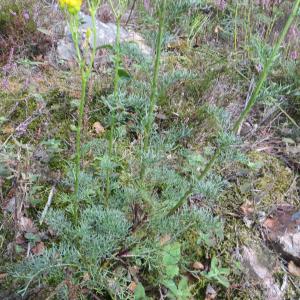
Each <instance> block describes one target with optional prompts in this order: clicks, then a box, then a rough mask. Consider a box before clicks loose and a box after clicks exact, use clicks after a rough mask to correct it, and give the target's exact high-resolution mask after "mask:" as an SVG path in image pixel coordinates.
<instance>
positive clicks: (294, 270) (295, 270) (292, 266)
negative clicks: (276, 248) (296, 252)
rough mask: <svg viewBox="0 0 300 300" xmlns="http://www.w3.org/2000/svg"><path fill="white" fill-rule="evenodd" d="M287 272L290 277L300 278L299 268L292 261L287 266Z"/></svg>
mask: <svg viewBox="0 0 300 300" xmlns="http://www.w3.org/2000/svg"><path fill="white" fill-rule="evenodd" d="M288 270H289V272H290V273H291V274H292V275H294V276H298V277H300V268H299V267H298V266H297V265H295V263H294V262H293V261H292V260H291V261H290V262H289V264H288Z"/></svg>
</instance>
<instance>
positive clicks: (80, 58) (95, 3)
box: [59, 0, 100, 217]
mask: <svg viewBox="0 0 300 300" xmlns="http://www.w3.org/2000/svg"><path fill="white" fill-rule="evenodd" d="M87 2H88V8H89V11H90V14H91V18H92V25H93V26H92V27H93V28H92V29H88V30H87V34H86V39H87V44H88V40H89V37H90V33H91V30H92V32H93V46H92V51H91V55H90V59H89V63H88V62H87V60H86V56H85V55H84V53H82V50H81V49H80V42H81V41H80V40H81V36H80V30H79V23H80V20H79V11H80V8H81V5H82V0H59V3H60V6H61V8H62V9H64V10H65V11H66V12H67V16H68V17H69V26H70V31H71V35H72V39H73V43H74V47H75V50H76V59H77V63H78V67H79V70H80V76H81V97H80V103H79V108H78V124H77V127H76V150H75V151H76V153H75V186H74V189H75V196H76V199H77V201H78V199H79V174H80V161H81V132H82V126H83V116H84V107H85V102H86V94H87V85H88V82H89V79H90V77H91V74H92V69H93V65H94V61H95V56H96V41H97V40H96V37H97V28H96V13H97V9H98V7H99V5H100V0H88V1H87ZM84 50H86V49H84ZM74 215H75V217H77V215H78V203H77V204H76V205H74Z"/></svg>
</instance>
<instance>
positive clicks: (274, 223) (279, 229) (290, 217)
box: [262, 203, 300, 265]
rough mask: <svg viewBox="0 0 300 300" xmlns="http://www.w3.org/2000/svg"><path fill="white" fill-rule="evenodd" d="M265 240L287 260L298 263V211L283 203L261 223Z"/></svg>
mask: <svg viewBox="0 0 300 300" xmlns="http://www.w3.org/2000/svg"><path fill="white" fill-rule="evenodd" d="M262 226H263V229H264V234H265V237H266V239H267V241H268V242H269V243H270V244H271V245H272V246H273V248H274V249H275V250H276V251H277V252H279V253H280V254H281V255H282V256H283V257H284V258H286V259H287V260H293V261H294V262H295V263H296V264H298V265H300V211H298V210H297V209H296V208H295V207H294V206H292V205H290V204H287V203H283V204H281V205H278V206H277V207H276V208H275V209H274V210H273V211H272V213H271V214H270V215H269V216H268V217H267V218H266V220H265V221H264V222H263V224H262Z"/></svg>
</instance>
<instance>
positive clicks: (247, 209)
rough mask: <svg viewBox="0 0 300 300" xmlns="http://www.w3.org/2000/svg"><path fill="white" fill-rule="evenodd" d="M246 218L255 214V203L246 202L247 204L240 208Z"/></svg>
mask: <svg viewBox="0 0 300 300" xmlns="http://www.w3.org/2000/svg"><path fill="white" fill-rule="evenodd" d="M240 209H241V212H242V214H243V215H244V216H250V215H252V214H253V212H254V207H253V202H251V201H249V200H246V202H245V203H244V204H243V205H242V206H241V207H240Z"/></svg>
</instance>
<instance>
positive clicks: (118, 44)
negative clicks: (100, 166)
mask: <svg viewBox="0 0 300 300" xmlns="http://www.w3.org/2000/svg"><path fill="white" fill-rule="evenodd" d="M116 26H117V32H116V44H115V75H114V100H115V105H116V107H115V108H114V107H113V108H112V112H111V128H110V132H109V140H108V156H109V159H110V160H111V159H112V155H113V141H114V132H115V127H116V109H118V107H119V80H120V76H119V69H120V60H121V36H120V30H121V15H118V16H116ZM110 177H111V169H108V170H107V172H106V193H105V202H106V203H105V204H106V206H108V202H109V197H110V193H111V182H110V181H111V179H110Z"/></svg>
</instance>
